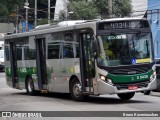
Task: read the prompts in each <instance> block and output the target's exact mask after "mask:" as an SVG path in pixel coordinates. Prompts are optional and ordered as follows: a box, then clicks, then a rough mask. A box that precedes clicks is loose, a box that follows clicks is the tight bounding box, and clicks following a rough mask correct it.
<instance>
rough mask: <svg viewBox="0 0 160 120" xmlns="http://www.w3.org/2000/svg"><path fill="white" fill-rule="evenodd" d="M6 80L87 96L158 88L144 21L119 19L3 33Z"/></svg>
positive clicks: (31, 88) (124, 94)
mask: <svg viewBox="0 0 160 120" xmlns="http://www.w3.org/2000/svg"><path fill="white" fill-rule="evenodd" d="M5 73H6V80H7V84H8V85H9V86H10V87H13V88H16V89H26V91H27V93H28V94H30V95H34V94H35V93H37V91H41V92H58V93H70V95H71V97H72V98H73V99H74V100H77V101H82V100H84V98H86V97H87V96H89V95H104V94H117V95H118V96H119V98H121V99H123V100H129V99H131V98H132V97H133V96H134V94H135V92H139V91H146V90H152V89H155V88H156V72H155V62H154V54H153V41H152V35H151V29H150V26H149V24H148V21H147V20H145V19H139V18H118V19H107V20H96V21H63V22H60V23H58V24H56V25H46V26H45V25H43V26H39V27H37V28H35V29H33V30H32V31H30V32H25V33H18V34H11V35H6V36H5Z"/></svg>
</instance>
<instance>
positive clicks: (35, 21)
mask: <svg viewBox="0 0 160 120" xmlns="http://www.w3.org/2000/svg"><path fill="white" fill-rule="evenodd" d="M34 14H35V16H34V17H35V18H34V26H35V27H36V26H37V0H35V13H34Z"/></svg>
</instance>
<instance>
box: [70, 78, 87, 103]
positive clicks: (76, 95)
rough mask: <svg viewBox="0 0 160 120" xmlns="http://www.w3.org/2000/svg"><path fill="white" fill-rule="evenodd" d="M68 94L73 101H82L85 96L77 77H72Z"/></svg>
mask: <svg viewBox="0 0 160 120" xmlns="http://www.w3.org/2000/svg"><path fill="white" fill-rule="evenodd" d="M69 88H70V95H71V97H72V99H73V100H75V101H84V100H85V96H84V95H82V93H81V85H80V82H79V80H78V79H77V78H74V79H73V80H72V81H71V83H70V87H69Z"/></svg>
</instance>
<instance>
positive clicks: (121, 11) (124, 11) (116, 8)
mask: <svg viewBox="0 0 160 120" xmlns="http://www.w3.org/2000/svg"><path fill="white" fill-rule="evenodd" d="M131 12H132V5H131V0H114V1H113V13H114V15H115V16H118V17H125V16H130V14H131Z"/></svg>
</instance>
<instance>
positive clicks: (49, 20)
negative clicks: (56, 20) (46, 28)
mask: <svg viewBox="0 0 160 120" xmlns="http://www.w3.org/2000/svg"><path fill="white" fill-rule="evenodd" d="M50 8H51V0H48V24H50V23H51V9H50Z"/></svg>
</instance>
